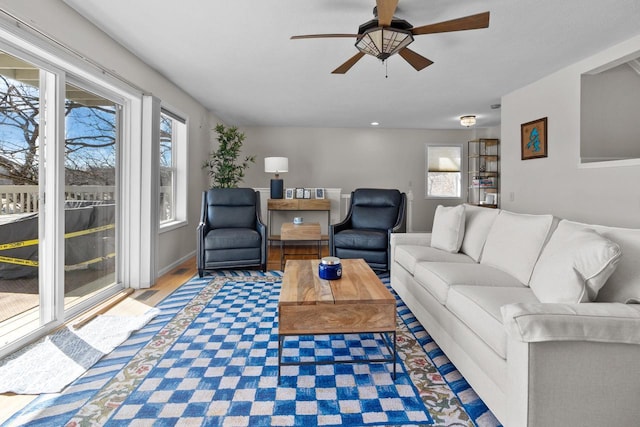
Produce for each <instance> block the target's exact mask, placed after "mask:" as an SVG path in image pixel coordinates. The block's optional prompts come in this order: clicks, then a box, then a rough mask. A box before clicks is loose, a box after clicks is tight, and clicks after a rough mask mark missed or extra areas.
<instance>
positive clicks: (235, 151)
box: [202, 123, 256, 188]
mask: <svg viewBox="0 0 640 427" xmlns="http://www.w3.org/2000/svg"><path fill="white" fill-rule="evenodd" d="M215 131H216V133H217V134H218V149H217V150H215V151H213V152H211V154H210V155H209V159H208V160H206V161H205V162H204V164H203V165H202V168H203V169H204V168H208V169H209V176H210V177H211V184H212V185H211V187H212V188H234V187H237V186H238V183H239V182H240V181H242V178H244V170H245V169H246V168H247V167H249V163H255V161H256V156H246V157H245V158H244V160H243V161H242V162H241V163H238V156H239V155H240V149H241V148H242V143H243V142H244V139H245V136H244V133H242V132H239V131H238V128H237V127H235V126H231V127H226V126H225V125H223V124H220V123H218V124H217V125H216V127H215Z"/></svg>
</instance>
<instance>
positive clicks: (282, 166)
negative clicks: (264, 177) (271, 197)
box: [264, 157, 289, 174]
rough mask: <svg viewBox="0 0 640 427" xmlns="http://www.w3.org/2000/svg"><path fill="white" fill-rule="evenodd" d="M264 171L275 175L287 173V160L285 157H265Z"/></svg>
mask: <svg viewBox="0 0 640 427" xmlns="http://www.w3.org/2000/svg"><path fill="white" fill-rule="evenodd" d="M264 171H265V172H267V173H275V174H279V173H281V172H289V159H288V158H287V157H265V158H264Z"/></svg>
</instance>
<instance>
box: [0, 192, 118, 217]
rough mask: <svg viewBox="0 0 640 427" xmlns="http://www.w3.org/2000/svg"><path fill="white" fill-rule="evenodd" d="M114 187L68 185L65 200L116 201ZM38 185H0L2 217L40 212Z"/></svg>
mask: <svg viewBox="0 0 640 427" xmlns="http://www.w3.org/2000/svg"><path fill="white" fill-rule="evenodd" d="M115 188H116V187H115V186H114V185H68V186H66V187H65V188H64V193H65V194H64V197H65V200H87V201H107V200H115ZM39 202H40V198H39V197H38V186H37V185H0V203H2V205H1V206H0V215H9V214H17V213H32V212H33V213H35V212H38V206H39V204H40V203H39Z"/></svg>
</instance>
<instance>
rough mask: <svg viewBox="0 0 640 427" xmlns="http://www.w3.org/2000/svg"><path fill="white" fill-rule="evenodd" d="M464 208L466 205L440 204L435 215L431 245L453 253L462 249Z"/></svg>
mask: <svg viewBox="0 0 640 427" xmlns="http://www.w3.org/2000/svg"><path fill="white" fill-rule="evenodd" d="M464 210H465V206H464V205H458V206H450V207H444V206H442V205H438V207H437V208H436V214H435V216H434V217H433V229H432V231H431V247H433V248H436V249H441V250H443V251H445V252H451V253H456V252H458V251H460V246H461V245H462V239H463V237H464V228H465V227H464V226H465V215H464Z"/></svg>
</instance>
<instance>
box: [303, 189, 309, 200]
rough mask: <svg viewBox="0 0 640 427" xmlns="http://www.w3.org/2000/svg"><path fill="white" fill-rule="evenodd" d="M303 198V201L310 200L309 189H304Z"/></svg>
mask: <svg viewBox="0 0 640 427" xmlns="http://www.w3.org/2000/svg"><path fill="white" fill-rule="evenodd" d="M304 198H305V199H310V198H311V189H310V188H305V189H304Z"/></svg>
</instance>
